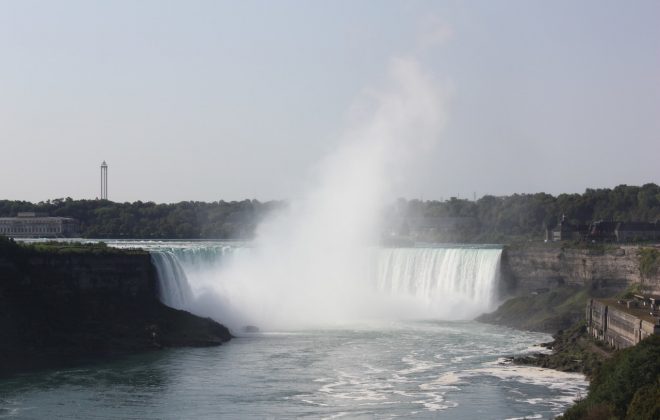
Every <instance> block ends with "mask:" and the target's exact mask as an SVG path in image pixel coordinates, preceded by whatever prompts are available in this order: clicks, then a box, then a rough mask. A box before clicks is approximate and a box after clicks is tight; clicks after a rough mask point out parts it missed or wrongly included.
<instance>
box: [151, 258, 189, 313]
mask: <svg viewBox="0 0 660 420" xmlns="http://www.w3.org/2000/svg"><path fill="white" fill-rule="evenodd" d="M151 261H152V262H153V264H154V266H155V267H156V274H157V276H158V298H159V299H160V301H161V302H163V303H164V304H165V305H167V306H170V307H172V308H177V309H188V307H189V305H190V303H191V302H192V299H193V293H192V289H191V288H190V283H189V282H188V277H187V276H186V272H185V270H184V269H183V267H182V266H181V264H180V263H179V259H178V258H177V256H176V255H175V254H174V252H172V251H163V250H158V251H151Z"/></svg>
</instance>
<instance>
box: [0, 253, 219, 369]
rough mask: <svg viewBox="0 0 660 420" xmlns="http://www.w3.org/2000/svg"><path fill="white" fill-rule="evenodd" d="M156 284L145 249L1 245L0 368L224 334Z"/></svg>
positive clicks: (215, 339) (212, 341) (208, 340)
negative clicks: (5, 248) (171, 303)
mask: <svg viewBox="0 0 660 420" xmlns="http://www.w3.org/2000/svg"><path fill="white" fill-rule="evenodd" d="M155 290H156V280H155V270H154V268H153V266H152V264H151V260H150V257H149V254H148V253H140V252H131V253H127V252H124V251H120V250H116V251H113V250H110V251H105V252H103V253H98V254H97V253H94V252H83V253H72V254H59V253H49V252H44V251H34V250H22V249H20V248H19V249H16V250H12V252H11V253H6V252H5V254H4V255H3V254H2V253H1V252H0V334H1V336H2V339H0V373H2V372H7V371H15V370H22V369H29V368H34V367H41V366H51V365H57V364H67V363H76V362H77V361H79V360H80V359H83V358H96V357H103V356H108V355H115V354H122V353H129V352H135V351H142V350H148V349H158V348H162V347H167V346H207V345H218V344H221V343H223V342H225V341H227V340H229V338H230V337H231V336H230V334H229V331H228V330H227V329H226V328H225V327H224V326H222V325H220V324H218V323H217V322H214V321H212V320H210V319H204V318H200V317H197V316H194V315H191V314H189V313H187V312H184V311H179V310H175V309H172V308H169V307H166V306H165V305H163V304H161V303H160V302H159V301H158V299H157V298H156V292H155Z"/></svg>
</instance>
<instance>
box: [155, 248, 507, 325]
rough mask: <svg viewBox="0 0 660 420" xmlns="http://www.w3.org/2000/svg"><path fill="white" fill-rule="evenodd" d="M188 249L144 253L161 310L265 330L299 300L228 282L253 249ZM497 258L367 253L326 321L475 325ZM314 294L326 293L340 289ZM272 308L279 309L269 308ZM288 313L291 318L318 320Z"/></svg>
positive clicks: (491, 291) (464, 253) (494, 285)
mask: <svg viewBox="0 0 660 420" xmlns="http://www.w3.org/2000/svg"><path fill="white" fill-rule="evenodd" d="M188 245H189V246H175V247H167V246H164V245H159V246H154V247H146V248H147V249H149V250H150V252H151V257H152V261H153V263H154V265H155V266H156V271H157V274H158V282H159V297H160V299H161V301H162V302H163V303H165V304H166V305H168V306H171V307H174V308H178V309H186V310H190V311H192V312H194V313H197V314H199V315H204V316H211V317H214V318H217V319H219V320H220V321H225V322H227V318H232V319H233V320H234V321H235V322H236V323H240V322H248V321H253V322H255V323H260V321H261V322H262V323H263V322H264V321H262V320H261V319H260V318H262V317H267V316H269V315H268V314H267V312H269V311H276V310H279V311H280V312H281V311H285V310H287V309H289V308H291V307H295V302H293V303H292V302H291V301H290V300H289V299H291V296H292V295H294V296H296V295H299V294H300V291H299V290H297V289H292V290H290V289H291V287H290V286H287V285H286V284H278V282H277V281H276V280H272V279H260V280H261V281H262V282H260V283H255V282H253V281H251V280H254V279H247V278H239V279H235V278H234V279H230V277H231V276H229V275H227V274H226V273H227V272H229V271H231V267H232V265H234V264H235V263H237V262H240V263H242V264H248V265H249V264H250V263H251V262H252V261H253V257H254V256H255V254H254V249H253V248H250V247H248V246H245V244H240V245H235V244H231V245H228V244H206V245H198V244H188ZM501 253H502V251H501V249H500V248H499V247H487V246H458V245H453V246H446V247H414V248H413V247H411V248H372V249H370V250H368V252H367V253H366V254H365V258H362V259H361V260H362V261H364V270H363V271H361V272H362V273H363V274H361V275H359V276H357V277H356V278H360V279H362V280H361V281H359V282H360V283H361V284H355V285H354V286H355V287H353V288H349V289H342V290H341V293H342V294H343V295H342V296H345V298H346V299H345V301H343V302H337V308H336V311H334V312H332V316H340V315H341V316H345V317H349V316H353V315H355V314H357V315H356V316H365V317H374V318H386V317H389V318H397V319H402V318H430V319H470V318H473V317H474V316H476V315H478V314H480V313H483V312H485V311H489V310H492V309H494V307H495V305H496V303H497V299H498V296H497V290H498V280H499V261H500V256H501ZM319 269H320V270H321V269H322V267H319ZM271 280H272V281H271ZM310 281H311V280H310ZM314 287H315V288H317V289H318V290H321V291H327V290H330V289H332V288H333V287H334V288H337V287H340V286H338V285H336V286H333V284H330V285H328V284H318V285H316V286H314ZM320 295H322V299H323V300H324V301H325V302H323V305H325V306H323V309H319V310H318V312H323V313H324V314H325V315H327V316H330V312H329V308H330V309H332V308H331V307H332V302H331V303H330V304H329V303H328V302H327V301H332V300H333V299H336V296H337V293H335V294H327V293H320ZM209 296H211V297H209ZM272 301H277V302H278V303H280V305H279V306H276V307H275V308H276V309H270V308H273V305H272ZM312 303H313V302H312ZM250 306H254V308H250ZM356 307H359V310H355V308H356ZM229 308H230V309H229ZM266 308H269V309H266ZM306 310H307V311H309V309H306ZM239 312H240V313H241V314H240V315H237V313H239ZM293 312H294V316H301V315H299V314H300V313H302V317H305V316H310V317H314V316H318V313H313V314H307V313H305V312H301V311H300V310H293ZM246 313H249V314H251V315H246ZM255 313H258V315H254V314H255ZM349 314H350V315H349ZM244 320H245V321H244Z"/></svg>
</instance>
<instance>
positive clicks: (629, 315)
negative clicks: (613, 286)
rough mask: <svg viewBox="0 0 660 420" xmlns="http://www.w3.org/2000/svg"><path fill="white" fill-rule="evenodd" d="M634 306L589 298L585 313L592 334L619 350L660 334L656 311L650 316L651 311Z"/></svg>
mask: <svg viewBox="0 0 660 420" xmlns="http://www.w3.org/2000/svg"><path fill="white" fill-rule="evenodd" d="M631 303H634V302H632V301H620V300H617V299H589V301H588V302H587V314H586V315H587V317H586V321H587V331H588V332H589V334H590V335H592V336H593V337H594V338H596V339H599V340H603V341H605V342H607V343H608V344H609V345H610V346H612V347H614V348H616V349H623V348H626V347H631V346H634V345H636V344H637V343H639V342H640V341H641V340H644V339H645V338H648V337H649V336H651V335H654V334H658V333H660V317H658V316H657V312H652V313H651V312H649V308H647V307H646V308H645V307H639V306H636V305H632V306H631ZM653 314H656V315H653Z"/></svg>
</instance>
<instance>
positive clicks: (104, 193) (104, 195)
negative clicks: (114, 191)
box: [101, 160, 108, 200]
mask: <svg viewBox="0 0 660 420" xmlns="http://www.w3.org/2000/svg"><path fill="white" fill-rule="evenodd" d="M107 199H108V164H107V163H105V160H104V161H103V163H102V164H101V200H107Z"/></svg>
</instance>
